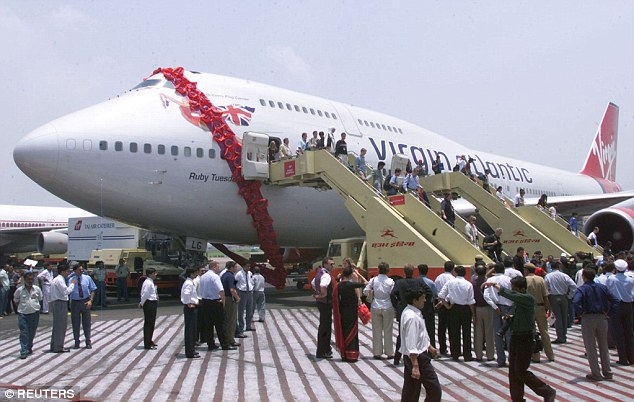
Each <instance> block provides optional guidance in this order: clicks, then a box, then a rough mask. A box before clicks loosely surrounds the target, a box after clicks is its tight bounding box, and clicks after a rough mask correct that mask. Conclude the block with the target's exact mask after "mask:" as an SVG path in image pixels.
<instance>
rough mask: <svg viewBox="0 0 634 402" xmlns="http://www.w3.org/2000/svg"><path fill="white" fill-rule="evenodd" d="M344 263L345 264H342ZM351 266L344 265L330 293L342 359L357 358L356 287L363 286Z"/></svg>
mask: <svg viewBox="0 0 634 402" xmlns="http://www.w3.org/2000/svg"><path fill="white" fill-rule="evenodd" d="M344 265H345V264H344ZM359 276H360V275H357V274H355V272H354V270H353V268H352V266H350V265H348V266H345V267H344V269H343V272H342V274H341V277H340V278H339V282H338V283H337V284H336V285H335V288H334V290H333V294H332V299H333V300H332V307H333V308H332V310H333V315H334V320H333V321H334V326H335V341H336V342H335V343H336V346H337V350H338V351H339V354H340V355H341V359H342V360H343V361H349V362H354V361H357V360H358V359H359V315H358V310H357V309H358V307H359V305H360V304H361V296H360V294H359V292H358V291H357V289H360V288H362V287H364V286H365V285H364V284H363V283H361V282H356V281H355V279H356V278H357V277H359Z"/></svg>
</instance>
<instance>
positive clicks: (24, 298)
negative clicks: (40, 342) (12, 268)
mask: <svg viewBox="0 0 634 402" xmlns="http://www.w3.org/2000/svg"><path fill="white" fill-rule="evenodd" d="M22 281H23V283H22V286H20V287H19V288H17V289H16V291H15V294H14V295H13V298H14V300H16V301H17V303H18V327H19V328H20V359H26V357H27V356H28V355H30V354H33V338H35V331H36V330H37V325H38V323H39V321H40V302H41V301H42V297H43V296H42V290H41V289H40V288H39V287H38V286H36V285H34V284H33V272H31V271H25V272H24V274H23V275H22Z"/></svg>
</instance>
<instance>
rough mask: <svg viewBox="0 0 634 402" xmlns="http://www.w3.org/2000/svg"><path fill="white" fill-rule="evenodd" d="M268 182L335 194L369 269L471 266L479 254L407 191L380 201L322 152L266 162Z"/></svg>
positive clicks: (329, 155)
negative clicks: (359, 235)
mask: <svg viewBox="0 0 634 402" xmlns="http://www.w3.org/2000/svg"><path fill="white" fill-rule="evenodd" d="M269 182H270V184H273V185H278V186H313V187H329V188H331V189H334V190H336V191H337V192H338V193H339V194H341V196H342V197H343V199H344V202H345V205H346V207H347V209H348V210H349V211H350V213H351V214H352V216H353V217H354V218H355V220H356V221H357V223H358V224H359V226H360V227H361V228H362V229H363V230H364V231H365V234H366V243H367V258H368V265H369V266H370V267H376V266H377V265H378V263H379V262H381V261H385V262H387V263H389V264H390V265H391V266H395V267H402V266H403V265H405V264H407V263H411V264H416V263H419V262H425V263H426V264H428V265H429V266H430V267H442V266H443V265H444V263H445V262H446V261H447V260H452V261H454V262H455V263H456V264H462V265H471V264H472V263H473V261H474V258H475V256H476V255H477V254H480V253H481V252H480V251H479V250H478V249H476V248H475V247H473V246H472V245H471V244H470V243H469V242H468V241H467V240H466V238H465V237H464V236H463V235H462V234H461V233H460V232H458V231H456V230H454V229H453V228H452V227H451V226H449V225H447V224H446V223H445V222H444V221H443V220H442V219H441V218H440V217H439V216H438V214H437V213H436V212H435V211H432V210H431V209H429V208H428V207H426V206H425V205H424V204H423V203H422V202H420V201H419V200H418V198H417V197H416V196H414V195H413V194H399V195H396V196H392V197H388V198H387V199H386V198H385V197H384V196H383V195H382V194H379V193H378V192H377V191H376V190H375V189H374V188H373V187H372V186H371V185H370V184H369V183H368V182H366V181H364V180H363V179H362V178H361V177H359V176H358V175H357V174H355V173H354V172H353V171H352V170H350V168H349V167H348V166H346V165H344V164H343V163H341V162H340V161H339V160H338V159H336V158H335V157H334V156H333V155H332V154H330V153H329V152H328V151H326V150H318V151H307V152H305V153H304V154H303V155H300V156H298V157H297V158H293V159H287V160H281V161H276V162H273V163H271V165H270V172H269ZM485 260H486V262H489V261H488V259H485Z"/></svg>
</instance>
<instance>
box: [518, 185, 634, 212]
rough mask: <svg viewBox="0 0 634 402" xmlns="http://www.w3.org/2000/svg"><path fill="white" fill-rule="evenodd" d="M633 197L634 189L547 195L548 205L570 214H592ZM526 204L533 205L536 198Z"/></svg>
mask: <svg viewBox="0 0 634 402" xmlns="http://www.w3.org/2000/svg"><path fill="white" fill-rule="evenodd" d="M633 197H634V191H620V192H618V193H607V194H589V195H565V196H549V197H548V205H554V206H555V208H556V209H557V213H558V214H559V215H570V214H572V213H573V212H576V213H578V214H579V215H581V216H584V215H592V214H593V213H595V212H596V211H598V210H600V209H603V208H608V207H611V206H612V205H614V204H617V203H619V202H622V201H625V200H628V199H630V198H633ZM530 201H532V202H528V204H532V205H535V204H536V202H537V199H532V200H530Z"/></svg>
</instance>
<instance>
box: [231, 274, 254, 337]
mask: <svg viewBox="0 0 634 402" xmlns="http://www.w3.org/2000/svg"><path fill="white" fill-rule="evenodd" d="M236 288H238V294H239V295H240V302H239V303H238V332H236V337H237V338H246V335H244V331H255V328H254V327H253V325H252V321H253V274H252V273H251V262H247V263H245V264H244V266H243V267H242V269H241V270H240V271H238V273H236ZM245 315H246V323H245Z"/></svg>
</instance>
